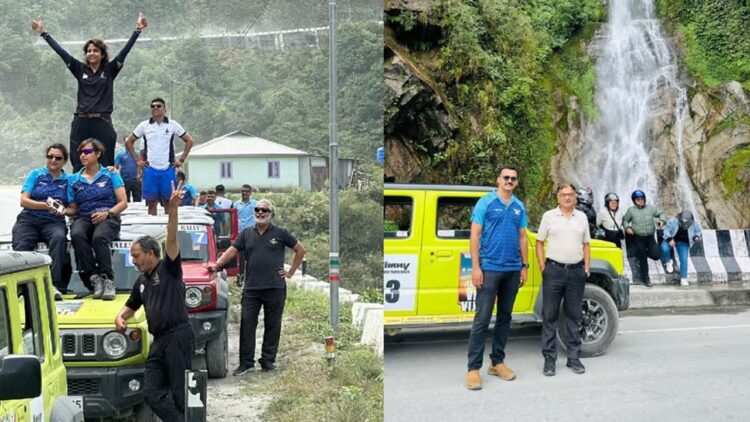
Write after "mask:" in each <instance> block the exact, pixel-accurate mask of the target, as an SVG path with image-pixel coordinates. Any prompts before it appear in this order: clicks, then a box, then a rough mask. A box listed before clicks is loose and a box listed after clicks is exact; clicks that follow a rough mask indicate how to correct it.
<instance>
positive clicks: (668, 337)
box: [385, 308, 750, 422]
mask: <svg viewBox="0 0 750 422" xmlns="http://www.w3.org/2000/svg"><path fill="white" fill-rule="evenodd" d="M712 312H714V313H706V312H705V311H704V313H700V312H698V313H696V312H693V313H692V314H679V315H674V314H672V315H664V314H661V315H660V314H657V313H654V312H651V313H650V314H645V313H639V314H630V315H627V316H623V317H622V318H621V320H620V332H619V334H618V336H617V338H616V339H615V341H614V342H613V343H612V345H611V346H610V349H609V350H608V352H607V353H606V354H605V355H603V356H600V357H597V358H591V359H583V360H582V361H583V363H584V365H586V368H587V372H586V374H583V375H576V374H573V373H572V372H571V371H570V370H569V369H568V368H566V367H565V359H564V355H563V354H560V357H559V358H558V361H557V369H558V371H557V375H556V376H554V377H545V376H544V375H542V364H543V359H542V357H541V354H540V352H539V332H540V330H539V329H538V328H536V327H526V328H523V329H519V330H514V331H513V332H512V334H511V339H510V341H509V344H508V347H507V348H506V352H507V354H508V358H507V360H506V362H507V364H508V365H509V366H510V367H511V368H513V369H514V370H515V371H516V372H517V373H518V378H517V379H516V380H514V381H511V382H507V381H502V380H500V379H499V378H496V377H490V376H489V375H487V374H486V362H487V359H488V358H487V353H488V352H489V342H488V343H487V350H486V353H485V367H484V368H483V371H482V379H483V381H484V388H483V389H482V390H480V391H469V390H467V389H466V388H464V386H463V382H464V377H465V374H466V367H465V365H466V351H467V342H468V332H467V331H465V330H462V331H456V330H454V331H450V332H447V333H446V332H439V333H436V332H426V333H425V332H418V333H414V332H412V333H408V334H402V335H400V336H399V337H396V338H395V339H387V340H386V344H385V420H386V421H389V422H390V421H414V420H424V421H456V420H472V421H479V420H493V421H513V422H518V421H586V420H591V421H596V420H607V422H613V421H639V422H640V421H747V420H750V419H749V418H750V375H749V374H750V310H748V309H744V308H743V309H734V310H731V309H727V310H721V311H720V312H718V313H717V312H716V310H714V311H712ZM394 340H395V341H394Z"/></svg>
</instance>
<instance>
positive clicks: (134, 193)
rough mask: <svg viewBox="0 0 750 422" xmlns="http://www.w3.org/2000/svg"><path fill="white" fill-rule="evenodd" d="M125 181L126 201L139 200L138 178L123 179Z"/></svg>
mask: <svg viewBox="0 0 750 422" xmlns="http://www.w3.org/2000/svg"><path fill="white" fill-rule="evenodd" d="M123 182H124V183H125V197H126V198H127V199H128V202H141V201H142V200H143V198H142V197H141V182H139V181H138V180H124V181H123Z"/></svg>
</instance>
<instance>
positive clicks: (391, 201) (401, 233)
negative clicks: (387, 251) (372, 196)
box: [383, 196, 414, 238]
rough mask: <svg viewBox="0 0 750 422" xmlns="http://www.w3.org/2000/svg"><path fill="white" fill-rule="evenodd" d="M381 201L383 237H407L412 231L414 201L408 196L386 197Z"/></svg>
mask: <svg viewBox="0 0 750 422" xmlns="http://www.w3.org/2000/svg"><path fill="white" fill-rule="evenodd" d="M383 200H384V204H383V224H384V229H385V237H391V238H394V237H395V238H406V237H409V235H411V231H412V215H413V210H414V199H413V198H410V197H408V196H386V197H385V198H383Z"/></svg>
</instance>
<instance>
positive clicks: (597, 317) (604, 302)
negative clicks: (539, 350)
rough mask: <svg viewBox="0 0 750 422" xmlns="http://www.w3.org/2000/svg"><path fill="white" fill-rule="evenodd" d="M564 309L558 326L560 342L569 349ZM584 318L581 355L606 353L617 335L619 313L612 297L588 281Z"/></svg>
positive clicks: (583, 304) (582, 308)
mask: <svg viewBox="0 0 750 422" xmlns="http://www.w3.org/2000/svg"><path fill="white" fill-rule="evenodd" d="M563 312H564V311H563V310H562V309H560V319H559V320H558V326H557V340H558V344H560V346H561V347H562V349H563V350H566V349H567V346H566V340H567V336H566V333H565V330H564V329H563V328H562V327H563V317H564V315H563ZM581 312H582V313H583V320H582V321H581V357H585V358H587V357H593V356H599V355H602V354H604V352H606V351H607V347H609V344H610V343H612V340H614V339H615V336H616V335H617V328H618V326H619V315H618V313H617V306H616V305H615V302H614V300H612V297H611V296H610V295H609V293H607V292H606V291H605V290H604V289H602V288H601V287H599V286H597V285H594V284H590V283H586V289H585V290H584V292H583V303H582V304H581Z"/></svg>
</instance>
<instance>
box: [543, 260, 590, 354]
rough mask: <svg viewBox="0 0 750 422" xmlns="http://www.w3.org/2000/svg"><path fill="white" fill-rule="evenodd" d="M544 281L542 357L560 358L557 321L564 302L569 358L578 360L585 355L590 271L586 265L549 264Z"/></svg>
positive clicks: (564, 321) (564, 326) (564, 320)
mask: <svg viewBox="0 0 750 422" xmlns="http://www.w3.org/2000/svg"><path fill="white" fill-rule="evenodd" d="M542 279H543V281H542V314H543V319H544V322H543V323H542V355H544V357H546V358H552V359H557V344H556V332H557V320H558V319H559V317H560V302H561V301H562V307H563V327H562V329H563V330H565V332H566V334H567V336H566V337H567V342H568V344H567V347H568V357H569V358H575V359H578V357H579V356H580V354H581V332H580V327H581V319H582V318H583V313H582V311H581V303H582V302H583V291H584V289H585V288H586V270H584V269H583V265H581V266H580V267H578V268H562V267H559V266H556V265H553V264H551V263H549V261H547V264H546V265H545V267H544V273H542Z"/></svg>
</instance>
